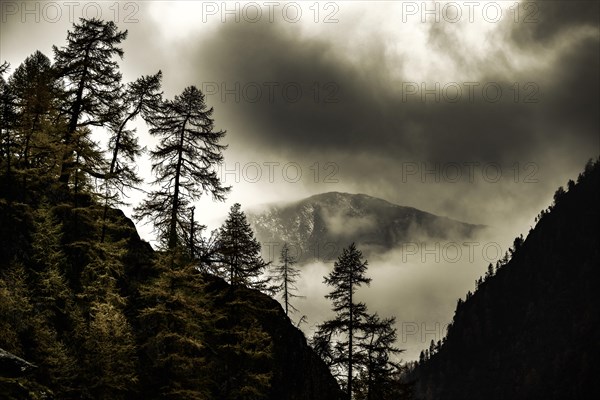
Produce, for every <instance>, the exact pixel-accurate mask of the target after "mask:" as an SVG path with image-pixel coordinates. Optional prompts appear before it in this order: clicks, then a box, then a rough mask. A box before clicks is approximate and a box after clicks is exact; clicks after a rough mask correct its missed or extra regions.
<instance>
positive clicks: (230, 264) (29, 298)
mask: <svg viewBox="0 0 600 400" xmlns="http://www.w3.org/2000/svg"><path fill="white" fill-rule="evenodd" d="M126 37H127V31H119V30H118V28H117V27H116V25H115V24H114V23H112V22H105V21H100V20H96V19H90V20H86V19H82V20H80V21H79V23H77V24H75V25H74V26H73V29H72V30H71V31H69V33H68V35H67V41H66V45H65V46H64V47H60V48H59V47H54V57H53V60H51V59H50V58H48V57H47V56H46V55H44V54H42V53H41V52H39V51H38V52H35V53H34V54H33V55H31V56H30V57H28V58H27V59H26V60H25V61H24V62H23V63H22V64H21V65H19V66H18V67H17V68H16V69H15V70H14V71H13V72H12V73H9V65H8V64H6V63H4V64H3V65H2V67H1V69H0V72H1V74H2V75H1V76H2V79H1V80H0V103H1V104H0V106H1V107H0V112H1V126H0V134H1V137H0V156H1V158H0V349H1V350H0V397H1V398H3V399H19V400H21V399H136V398H139V399H153V398H156V399H158V398H161V399H165V398H171V399H184V398H185V399H219V400H222V399H232V400H233V399H273V400H280V399H299V400H300V399H302V400H309V399H323V400H330V399H337V398H340V393H341V392H340V389H339V387H338V385H337V382H336V381H335V379H334V378H333V377H332V375H331V374H330V372H329V370H328V369H327V366H326V365H325V363H324V362H323V361H322V360H320V359H319V358H318V356H317V355H316V353H314V352H313V350H312V349H311V348H310V347H309V346H308V345H307V341H306V338H305V337H304V335H303V334H302V333H301V332H300V331H299V330H298V329H297V328H296V327H294V326H293V325H292V323H291V321H290V320H289V318H288V317H287V315H286V313H285V312H284V311H283V309H282V307H281V306H280V305H279V303H277V302H276V301H275V300H273V299H271V298H270V297H269V296H267V295H266V294H265V293H264V292H267V290H268V287H267V286H266V285H264V284H263V283H262V281H261V279H260V276H261V275H262V274H263V273H264V272H265V267H266V266H267V264H266V263H265V262H264V261H262V259H261V258H260V244H259V243H258V242H257V241H256V240H255V239H254V237H253V234H252V231H251V230H250V228H249V226H248V224H247V223H246V222H245V217H244V215H243V213H242V212H241V211H240V205H239V204H237V205H235V206H234V207H232V212H231V214H230V218H229V219H228V221H227V222H226V224H225V225H224V226H223V228H222V230H221V231H220V232H219V234H218V239H217V240H214V241H210V240H208V239H205V238H204V237H203V236H202V230H203V226H202V225H201V224H200V223H199V222H198V218H202V214H201V213H200V212H198V213H196V214H194V207H193V202H194V201H195V200H197V199H198V198H199V197H200V196H202V195H206V196H212V197H213V198H214V199H215V200H216V201H222V200H224V199H225V196H226V194H227V192H228V191H229V187H225V186H223V185H221V182H220V181H219V179H218V178H217V176H216V173H215V169H214V168H215V166H216V165H218V164H219V163H220V162H221V161H222V159H223V156H222V151H223V150H224V149H225V148H226V145H224V144H222V143H221V140H222V139H223V138H224V136H225V131H220V130H215V129H214V127H213V125H214V121H213V119H212V117H211V115H212V108H208V106H207V105H206V104H205V101H204V95H203V93H202V92H201V91H200V90H198V89H197V88H196V87H195V86H189V87H187V88H186V89H184V90H183V92H182V93H181V94H180V95H178V96H175V97H174V99H165V98H163V96H162V93H161V77H162V73H161V72H160V71H158V72H157V73H156V74H154V75H149V76H143V77H140V78H139V79H137V80H135V81H133V82H123V81H122V76H121V73H120V72H119V64H118V63H117V59H118V58H120V57H123V50H122V49H121V48H120V44H121V42H122V41H124V40H125V39H126ZM137 118H141V119H143V120H144V121H145V123H146V124H147V126H148V127H149V133H150V134H151V135H153V136H154V137H156V138H157V139H158V145H157V146H156V148H154V149H152V150H151V151H150V156H151V159H152V162H153V167H152V172H153V175H154V179H155V180H154V182H153V183H154V188H155V190H154V191H152V192H150V193H148V197H147V199H146V200H145V201H144V202H142V203H141V204H139V205H138V207H137V208H136V217H137V219H138V220H145V221H150V222H151V223H152V225H153V226H154V229H155V233H156V235H157V238H158V243H159V244H158V250H153V249H152V247H151V246H150V245H149V244H148V243H146V242H144V241H142V240H141V239H140V237H139V236H138V234H137V232H136V230H135V226H134V224H133V222H132V221H131V220H129V219H127V218H126V217H125V216H124V215H123V213H122V212H121V211H119V210H118V207H119V206H120V205H122V204H123V203H124V202H125V200H126V196H125V193H126V192H127V191H128V190H131V189H136V188H139V186H140V184H141V182H142V178H141V177H140V176H139V175H138V168H137V167H136V161H137V160H138V157H139V155H140V153H141V152H142V144H141V143H138V138H137V135H136V131H135V128H133V127H132V122H133V121H134V120H135V119H137ZM103 143H104V144H103ZM209 242H210V243H209ZM223 278H230V279H228V281H227V282H226V281H225V280H224V279H223ZM261 290H262V292H261Z"/></svg>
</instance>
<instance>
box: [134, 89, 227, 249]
mask: <svg viewBox="0 0 600 400" xmlns="http://www.w3.org/2000/svg"><path fill="white" fill-rule="evenodd" d="M212 113H213V109H212V108H207V106H206V104H205V102H204V94H203V93H202V92H201V91H200V90H198V89H197V88H196V87H195V86H189V87H187V88H185V89H184V91H183V93H181V95H179V96H175V99H174V100H172V101H168V100H167V101H163V102H162V103H161V105H160V106H159V107H158V109H157V110H156V111H155V112H154V113H153V114H152V115H151V116H149V118H148V122H149V124H150V126H151V128H150V134H151V135H153V136H157V137H159V139H160V142H159V144H158V146H157V148H156V149H155V150H154V151H152V152H151V159H152V160H153V161H154V163H153V164H152V171H153V172H154V173H155V176H156V177H155V180H154V182H153V184H154V185H157V186H160V187H159V189H158V190H155V191H153V192H151V193H150V194H149V195H148V198H147V199H146V200H144V202H143V203H142V204H141V205H140V206H139V207H137V208H136V213H135V217H136V218H137V219H138V220H140V219H143V218H149V219H151V220H152V222H153V224H154V228H155V230H156V231H157V233H158V236H159V239H160V240H161V242H162V243H163V244H164V245H166V247H167V248H169V249H173V248H175V247H176V246H177V245H179V244H181V243H182V242H187V239H186V238H188V237H189V232H187V229H188V228H189V226H190V224H189V221H188V220H189V207H190V204H191V202H192V201H194V200H197V199H199V198H200V196H201V195H202V194H204V193H210V194H211V195H212V198H213V199H214V200H218V201H224V200H225V196H226V194H227V193H228V192H229V189H230V188H229V187H226V186H223V185H222V183H221V181H220V179H219V177H218V176H217V174H216V170H215V166H217V165H218V164H220V163H222V161H223V154H222V152H223V150H225V149H226V148H227V146H226V145H222V144H220V143H219V142H220V140H221V139H222V138H223V137H224V136H225V131H221V130H219V131H215V130H214V121H213V119H212V118H211V116H212Z"/></svg>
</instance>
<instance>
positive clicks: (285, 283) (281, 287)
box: [273, 243, 300, 315]
mask: <svg viewBox="0 0 600 400" xmlns="http://www.w3.org/2000/svg"><path fill="white" fill-rule="evenodd" d="M294 264H296V258H295V257H294V256H293V255H291V254H290V248H289V246H288V244H287V243H284V245H283V247H282V248H281V254H280V257H279V264H278V265H276V266H275V267H274V268H273V272H274V274H273V283H274V284H275V288H274V290H275V291H277V292H281V299H282V301H283V306H284V309H285V314H286V315H289V311H290V310H291V311H292V312H294V311H298V310H297V309H296V307H294V306H293V305H292V304H291V299H292V298H294V297H300V296H298V295H296V292H297V291H298V287H296V282H297V281H298V278H299V277H300V270H299V269H297V268H295V267H294Z"/></svg>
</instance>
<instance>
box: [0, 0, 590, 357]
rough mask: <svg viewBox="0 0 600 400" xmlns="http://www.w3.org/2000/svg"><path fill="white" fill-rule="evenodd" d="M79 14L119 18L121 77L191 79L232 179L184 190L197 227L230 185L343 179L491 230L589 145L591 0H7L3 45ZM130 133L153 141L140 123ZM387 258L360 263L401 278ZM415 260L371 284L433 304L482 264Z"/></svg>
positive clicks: (288, 195)
mask: <svg viewBox="0 0 600 400" xmlns="http://www.w3.org/2000/svg"><path fill="white" fill-rule="evenodd" d="M86 16H87V17H95V16H101V17H102V18H103V19H107V20H113V21H115V22H116V23H117V25H118V26H119V27H120V28H121V29H127V30H128V31H129V37H128V39H127V41H126V42H125V43H124V45H123V48H124V51H125V57H124V59H123V61H122V63H121V65H122V72H123V74H124V78H125V79H126V80H133V79H135V78H136V77H138V76H140V75H141V74H151V73H154V72H156V71H157V70H159V69H161V70H162V71H163V76H164V81H163V86H164V92H165V95H166V96H167V97H170V98H171V97H173V96H174V95H176V94H179V93H180V92H181V91H182V90H183V89H184V88H185V87H186V86H188V85H196V86H197V87H199V88H200V89H202V90H203V91H204V92H205V94H206V97H207V103H208V104H209V105H210V106H212V107H214V109H215V113H214V117H215V123H216V126H217V128H219V129H226V130H227V132H228V135H227V137H226V140H225V141H226V143H228V144H229V149H228V150H227V151H226V152H225V165H223V166H222V167H221V168H222V169H221V176H222V179H223V180H224V181H225V183H226V184H228V185H232V186H233V190H232V193H231V195H230V197H229V199H228V200H227V202H226V203H224V204H214V203H212V202H211V201H209V200H208V199H207V200H203V201H201V202H200V203H199V204H198V208H197V210H198V212H199V214H198V215H199V218H200V220H201V221H202V222H203V223H206V224H208V225H209V227H216V226H218V224H219V223H220V221H222V219H223V218H224V215H225V214H226V212H227V209H228V208H229V207H230V206H231V204H233V202H236V201H237V202H240V203H242V205H243V206H244V207H255V206H258V205H260V204H264V203H268V202H273V201H282V200H294V199H300V198H303V197H306V196H308V195H311V194H316V193H321V192H327V191H341V192H351V193H366V194H369V195H372V196H377V197H381V198H383V199H386V200H388V201H391V202H394V203H397V204H401V205H407V206H413V207H416V208H419V209H422V210H425V211H429V212H432V213H434V214H438V215H444V216H448V217H451V218H454V219H458V220H462V221H466V222H471V223H478V224H486V225H490V226H492V227H494V228H495V229H496V232H497V233H498V235H499V236H501V238H500V239H498V240H499V241H502V240H504V242H503V243H506V242H508V241H509V240H510V238H513V237H514V236H516V235H518V234H519V233H526V232H527V230H528V229H529V226H530V225H532V224H533V218H534V217H535V215H536V214H537V213H538V212H539V211H540V210H541V209H542V208H545V207H547V206H548V205H549V204H550V202H551V199H552V194H553V193H554V190H556V188H557V187H558V186H559V185H564V184H565V183H566V181H567V180H568V179H569V178H575V177H576V176H577V174H578V173H579V172H580V171H581V170H582V168H583V166H584V164H585V162H586V161H587V159H589V158H595V157H597V156H598V154H599V152H600V151H599V150H600V141H599V135H598V133H599V114H598V110H599V109H600V104H599V101H598V93H599V88H600V87H599V81H598V76H599V74H598V71H599V50H598V49H599V40H600V32H599V26H598V19H599V10H598V2H595V1H580V2H577V1H569V2H568V1H548V2H546V1H531V2H529V1H528V2H514V1H496V2H421V1H419V2H410V1H404V2H362V1H351V2H319V3H315V2H298V3H284V2H250V3H244V2H227V3H223V2H196V1H187V2H160V1H145V2H135V1H133V2H120V3H116V2H112V1H111V2H27V3H23V2H10V1H9V2H3V3H2V25H1V32H0V33H1V43H0V52H1V54H0V56H1V57H0V58H1V60H2V61H3V60H7V61H9V62H10V63H11V65H12V67H13V68H15V67H16V66H17V65H18V64H19V63H20V62H21V61H23V59H24V58H25V57H26V56H27V55H29V54H31V53H32V52H34V51H35V50H38V49H39V50H41V51H42V52H44V53H46V54H47V55H49V56H51V55H52V51H51V46H52V45H53V44H56V45H58V46H61V45H63V44H64V43H65V38H66V31H67V29H69V27H70V25H71V23H72V22H73V20H76V19H77V18H79V17H86ZM139 133H140V135H141V136H142V138H143V141H144V142H145V143H147V145H148V146H149V147H152V145H153V143H154V141H153V140H152V138H149V137H148V135H147V133H146V128H145V127H144V125H143V124H141V123H140V124H139ZM140 170H141V171H142V172H145V171H148V170H149V163H148V161H147V160H145V159H144V160H140ZM148 178H150V177H148ZM136 196H137V195H135V194H134V195H133V197H132V199H133V201H136V200H137V197H136ZM140 229H141V231H142V234H143V236H144V237H145V238H147V239H148V240H151V238H152V236H151V233H150V230H149V228H148V227H141V228H140ZM390 260H393V257H388V258H386V259H385V260H383V259H382V261H381V262H380V265H381V268H379V269H374V270H373V273H374V274H375V275H377V276H384V277H385V276H389V274H395V276H396V278H397V280H400V279H401V278H402V279H403V278H404V277H403V276H402V273H401V272H398V271H397V270H396V272H390V271H388V269H389V268H391V267H390V265H391V264H392V262H391V261H390ZM478 265H479V264H478ZM421 267H422V268H421V269H420V270H419V271H420V272H419V273H418V274H416V275H412V277H413V278H412V279H414V280H415V281H414V282H413V281H411V282H410V285H408V284H407V285H405V286H404V288H405V289H406V290H404V291H403V292H402V293H403V294H402V295H401V296H399V297H395V298H394V301H393V302H387V303H386V302H385V301H384V297H383V296H379V297H377V296H373V302H374V303H377V305H378V306H379V307H380V308H383V309H385V311H387V312H394V311H395V310H397V309H398V306H397V304H406V303H415V304H419V305H420V306H418V307H417V306H415V307H413V308H410V309H411V310H413V309H414V310H417V311H414V312H408V314H415V315H412V316H404V318H405V319H409V320H414V321H417V323H418V324H420V323H421V322H419V321H423V320H428V321H445V320H447V318H448V314H449V315H450V316H451V311H452V309H453V308H454V304H455V300H456V298H457V297H458V296H461V295H463V294H464V292H465V291H466V288H471V287H472V278H473V277H475V276H478V275H479V274H480V273H481V271H480V270H477V271H475V272H473V270H469V269H462V270H459V269H457V268H455V269H454V270H451V272H448V271H447V270H445V272H444V273H443V274H441V275H440V276H438V277H437V278H434V277H433V276H435V275H436V273H435V272H433V271H432V270H430V269H431V268H430V266H421ZM484 267H485V265H483V266H482V269H483V268H484ZM311 268H312V269H311V271H312V273H311V275H315V276H317V275H320V276H322V275H323V271H326V266H322V265H314V266H312V267H311ZM439 270H440V268H437V270H436V271H438V272H437V273H438V274H439ZM386 271H387V272H386ZM464 271H469V272H464ZM386 274H387V275H386ZM407 280H409V281H410V279H408V278H407ZM381 281H382V282H385V279H382V280H381ZM449 281H451V282H460V283H456V284H450V283H449ZM374 285H376V284H375V283H374ZM444 285H449V286H451V287H452V290H449V291H448V290H446V292H444ZM384 286H385V285H384ZM309 287H311V285H309V284H307V285H306V289H307V290H308V289H309ZM377 288H378V290H388V289H389V290H390V291H391V290H392V288H388V289H386V288H385V287H383V286H382V287H377ZM315 290H316V291H317V292H319V293H315V295H317V294H319V295H320V294H321V293H320V292H324V291H325V289H322V288H318V289H315ZM396 292H398V290H396ZM442 292H443V293H445V294H444V295H442V294H440V293H442ZM449 299H453V300H452V301H451V302H450V303H449ZM441 304H443V306H442V305H441ZM306 308H307V309H309V311H306V312H307V313H311V311H310V309H312V310H313V311H312V314H311V315H316V314H318V313H316V311H314V309H316V308H317V305H316V304H308V303H307V305H306ZM382 313H383V311H382ZM419 313H420V314H419ZM416 314H419V315H416ZM425 314H427V315H425ZM424 315H425V316H424ZM315 318H317V317H315ZM411 318H412V319H411ZM313 322H315V321H313ZM408 356H409V357H408V358H411V357H414V352H413V353H410V354H408Z"/></svg>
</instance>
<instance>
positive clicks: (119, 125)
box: [100, 71, 162, 242]
mask: <svg viewBox="0 0 600 400" xmlns="http://www.w3.org/2000/svg"><path fill="white" fill-rule="evenodd" d="M161 78H162V72H161V71H158V73H156V74H154V75H147V76H142V77H140V78H138V79H137V80H136V81H134V82H131V83H129V84H128V85H127V86H126V87H125V88H124V91H123V93H122V96H121V97H120V99H119V109H118V116H117V117H116V118H115V119H114V120H113V121H111V122H110V123H109V129H110V139H109V150H110V152H111V153H112V154H111V158H110V164H109V167H108V172H107V174H106V178H105V181H104V186H105V190H104V213H103V217H102V234H101V236H100V241H101V242H103V241H104V238H105V236H106V224H107V216H108V209H109V206H110V205H111V204H118V203H119V199H120V196H119V194H123V192H124V189H125V188H131V187H134V186H136V185H139V184H140V183H141V182H142V179H141V178H140V177H139V176H138V174H137V171H136V167H135V160H136V158H137V157H139V156H140V155H141V153H142V148H141V146H140V145H139V143H138V138H137V137H136V136H135V129H128V124H129V123H131V122H133V121H134V120H135V119H136V118H137V117H138V116H139V115H141V116H142V117H143V118H144V119H148V117H149V115H151V113H152V112H153V111H154V110H156V109H158V106H159V105H160V101H161V99H162V93H161V92H160V88H161Z"/></svg>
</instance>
